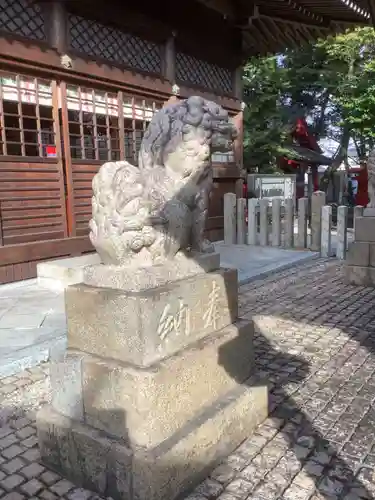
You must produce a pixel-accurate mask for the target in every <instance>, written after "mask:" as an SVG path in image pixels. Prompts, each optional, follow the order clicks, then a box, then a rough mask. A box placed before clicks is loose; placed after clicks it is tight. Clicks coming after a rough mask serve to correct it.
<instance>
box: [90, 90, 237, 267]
mask: <svg viewBox="0 0 375 500" xmlns="http://www.w3.org/2000/svg"><path fill="white" fill-rule="evenodd" d="M235 138H236V129H235V127H234V125H233V124H232V123H231V121H230V120H229V117H228V113H227V112H226V111H225V110H224V109H223V108H221V107H220V106H218V105H217V104H215V103H213V102H210V101H206V100H204V99H202V98H201V97H190V98H189V99H187V100H183V101H180V102H178V103H177V104H172V105H169V106H166V107H165V108H163V109H162V110H160V111H159V112H158V113H156V114H155V115H154V117H153V118H152V120H151V122H150V124H149V127H148V129H147V131H146V133H145V135H144V138H143V141H142V144H141V148H140V153H139V166H138V167H137V166H133V165H131V164H130V163H128V162H126V161H118V162H108V163H105V164H104V165H103V166H102V167H101V168H100V170H99V172H98V173H97V174H96V176H95V177H94V179H93V197H92V219H91V221H90V230H91V232H90V239H91V242H92V244H93V245H94V247H95V248H96V250H97V252H98V254H99V255H100V257H101V259H102V262H103V263H104V264H109V265H111V264H112V265H117V266H148V265H152V264H158V263H162V262H165V261H166V260H170V259H173V258H174V257H176V256H177V255H181V254H182V253H185V254H186V253H187V252H190V253H191V252H199V253H205V252H210V251H213V248H212V245H211V244H210V243H209V242H207V241H205V240H204V236H203V235H204V229H205V223H206V218H207V209H208V196H209V192H210V190H211V187H212V166H211V155H212V153H215V152H227V151H230V150H231V149H232V146H233V140H234V139H235Z"/></svg>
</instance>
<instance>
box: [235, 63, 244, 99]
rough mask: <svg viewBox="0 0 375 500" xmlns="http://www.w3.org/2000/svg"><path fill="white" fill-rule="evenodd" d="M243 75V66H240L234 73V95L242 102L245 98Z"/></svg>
mask: <svg viewBox="0 0 375 500" xmlns="http://www.w3.org/2000/svg"><path fill="white" fill-rule="evenodd" d="M242 73H243V68H242V66H239V67H238V68H237V69H235V70H234V72H233V95H234V97H235V98H236V99H238V100H239V101H242V96H243V84H242Z"/></svg>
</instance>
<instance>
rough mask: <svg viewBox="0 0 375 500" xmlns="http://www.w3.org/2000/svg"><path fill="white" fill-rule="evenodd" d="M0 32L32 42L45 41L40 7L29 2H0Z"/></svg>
mask: <svg viewBox="0 0 375 500" xmlns="http://www.w3.org/2000/svg"><path fill="white" fill-rule="evenodd" d="M0 30H2V31H6V32H8V33H12V34H14V35H18V36H22V37H25V38H29V39H32V40H45V39H46V34H45V24H44V16H43V12H42V8H41V6H40V5H39V4H38V3H36V2H34V1H31V0H0Z"/></svg>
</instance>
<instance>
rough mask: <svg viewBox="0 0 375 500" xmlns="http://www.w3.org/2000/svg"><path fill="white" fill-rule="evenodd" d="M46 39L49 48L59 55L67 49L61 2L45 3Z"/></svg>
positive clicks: (65, 20) (66, 27)
mask: <svg viewBox="0 0 375 500" xmlns="http://www.w3.org/2000/svg"><path fill="white" fill-rule="evenodd" d="M45 9H46V19H47V37H48V41H49V43H50V44H51V46H52V47H53V48H54V49H56V50H57V51H58V52H59V53H60V54H65V53H66V51H67V47H68V23H67V15H66V9H65V3H64V2H63V1H61V0H52V1H51V2H46V4H45Z"/></svg>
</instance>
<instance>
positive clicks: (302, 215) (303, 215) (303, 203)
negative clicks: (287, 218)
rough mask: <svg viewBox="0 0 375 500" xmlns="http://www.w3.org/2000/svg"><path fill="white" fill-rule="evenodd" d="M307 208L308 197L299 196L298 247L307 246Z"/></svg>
mask: <svg viewBox="0 0 375 500" xmlns="http://www.w3.org/2000/svg"><path fill="white" fill-rule="evenodd" d="M308 210H309V199H308V198H300V199H299V200H298V239H297V241H298V243H297V246H298V247H299V248H306V247H307V218H308Z"/></svg>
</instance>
